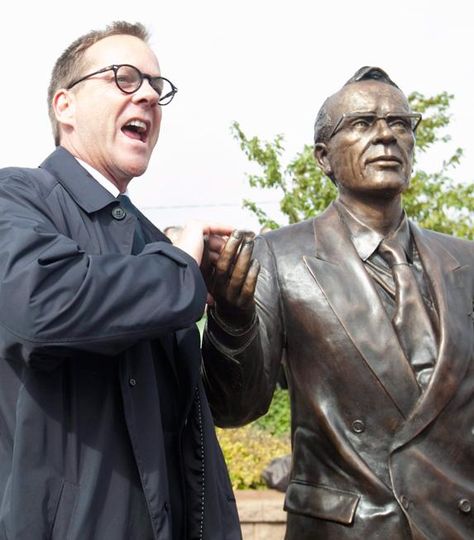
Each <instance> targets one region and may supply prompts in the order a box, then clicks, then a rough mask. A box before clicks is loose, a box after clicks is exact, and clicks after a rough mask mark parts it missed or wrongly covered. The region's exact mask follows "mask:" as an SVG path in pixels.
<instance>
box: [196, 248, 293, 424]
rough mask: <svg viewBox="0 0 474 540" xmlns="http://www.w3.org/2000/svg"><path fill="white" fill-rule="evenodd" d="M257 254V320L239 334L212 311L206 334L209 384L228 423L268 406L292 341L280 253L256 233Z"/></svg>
mask: <svg viewBox="0 0 474 540" xmlns="http://www.w3.org/2000/svg"><path fill="white" fill-rule="evenodd" d="M254 255H255V257H256V258H257V259H258V260H259V262H260V265H261V270H260V275H259V277H258V282H257V288H256V292H255V301H256V319H255V322H254V324H253V325H252V327H251V328H250V329H249V330H247V331H246V332H245V333H243V334H236V333H234V332H232V330H231V329H230V328H224V326H223V325H222V324H220V323H219V321H217V320H216V318H215V317H214V316H213V313H212V311H211V312H210V313H209V316H208V320H207V325H206V329H205V332H204V337H203V360H204V362H203V373H204V384H205V387H206V393H207V396H208V400H209V403H210V406H211V410H212V414H213V416H214V420H215V422H216V424H217V425H219V426H222V427H232V426H239V425H243V424H246V423H248V422H250V421H252V420H254V419H256V418H258V417H259V416H262V415H263V414H265V413H266V412H267V410H268V407H269V406H270V403H271V400H272V396H273V392H274V389H275V385H276V381H277V378H278V373H279V367H280V362H281V358H282V354H283V349H284V346H285V341H286V340H285V330H284V322H283V316H282V313H283V310H282V307H281V295H280V290H279V285H278V279H277V268H276V263H275V258H274V255H273V252H272V250H271V248H270V247H269V245H268V244H267V241H266V240H265V239H264V238H263V237H258V238H257V239H256V243H255V250H254Z"/></svg>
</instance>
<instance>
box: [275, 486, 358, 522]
mask: <svg viewBox="0 0 474 540" xmlns="http://www.w3.org/2000/svg"><path fill="white" fill-rule="evenodd" d="M359 500H360V495H359V494H358V493H354V492H351V491H346V490H341V489H338V488H333V487H329V486H322V485H314V484H308V483H306V482H302V481H300V480H292V481H291V482H290V485H289V486H288V489H287V490H286V497H285V506H284V508H285V510H286V511H287V512H292V513H295V514H302V515H305V516H309V517H315V518H319V519H327V520H330V521H335V522H337V523H342V524H344V525H349V524H351V523H352V521H353V520H354V515H355V511H356V508H357V504H358V503H359Z"/></svg>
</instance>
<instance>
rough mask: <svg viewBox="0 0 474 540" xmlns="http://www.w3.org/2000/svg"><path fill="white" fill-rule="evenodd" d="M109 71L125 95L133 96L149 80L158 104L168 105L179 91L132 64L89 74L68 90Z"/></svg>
mask: <svg viewBox="0 0 474 540" xmlns="http://www.w3.org/2000/svg"><path fill="white" fill-rule="evenodd" d="M107 71H113V72H114V79H115V84H116V85H117V87H118V88H119V89H120V90H121V91H122V92H124V93H125V94H133V93H134V92H136V91H137V90H138V89H139V88H140V87H141V85H142V84H143V80H144V79H147V80H148V82H149V83H150V86H151V87H152V88H153V90H155V92H156V93H157V94H158V95H159V100H158V103H159V104H160V105H168V103H170V101H171V100H172V99H173V98H174V96H175V94H176V92H177V91H178V89H177V88H176V86H175V85H174V84H173V83H172V82H171V81H170V80H168V79H165V77H154V76H152V75H148V73H142V72H141V71H140V70H139V69H138V68H136V67H135V66H131V65H130V64H114V65H112V66H107V67H105V68H102V69H98V70H97V71H94V72H93V73H89V74H88V75H85V76H84V77H81V78H80V79H77V80H75V81H73V82H72V83H71V84H70V85H69V86H68V87H67V90H70V89H71V88H72V87H73V86H76V84H79V83H80V82H82V81H85V80H87V79H90V78H91V77H93V76H94V75H99V74H100V73H105V72H107Z"/></svg>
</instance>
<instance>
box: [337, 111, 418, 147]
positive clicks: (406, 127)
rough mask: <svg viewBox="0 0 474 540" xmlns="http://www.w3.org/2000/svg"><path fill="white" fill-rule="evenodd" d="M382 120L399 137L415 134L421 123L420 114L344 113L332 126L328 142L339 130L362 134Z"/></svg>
mask: <svg viewBox="0 0 474 540" xmlns="http://www.w3.org/2000/svg"><path fill="white" fill-rule="evenodd" d="M379 120H384V121H385V122H386V123H387V125H388V127H389V128H390V129H391V130H392V131H393V132H395V133H397V134H399V135H405V134H407V133H411V134H412V133H415V131H416V128H417V127H418V125H419V123H420V122H421V114H420V113H387V114H375V113H373V112H355V113H344V114H343V115H342V116H341V117H340V118H339V120H338V121H337V122H336V124H335V125H334V128H333V130H332V131H331V133H330V135H329V137H328V140H329V139H331V138H332V137H334V135H335V134H336V133H337V132H338V131H340V130H341V129H344V128H348V129H351V130H352V131H354V132H360V133H364V132H365V131H368V130H369V129H371V128H372V127H373V126H374V125H375V123H376V122H378V121H379Z"/></svg>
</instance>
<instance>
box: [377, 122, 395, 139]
mask: <svg viewBox="0 0 474 540" xmlns="http://www.w3.org/2000/svg"><path fill="white" fill-rule="evenodd" d="M373 131H374V135H373V136H374V142H384V143H387V142H393V141H395V140H396V137H395V134H394V133H393V131H392V128H391V127H390V126H389V125H388V122H387V120H386V119H385V118H377V120H375V123H374V126H373Z"/></svg>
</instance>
